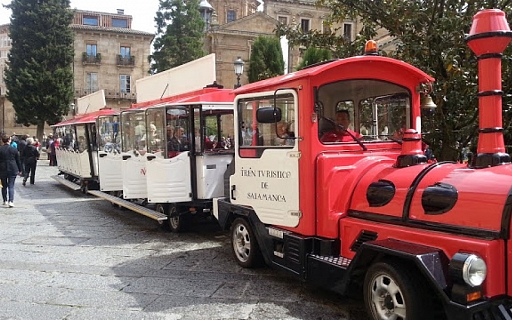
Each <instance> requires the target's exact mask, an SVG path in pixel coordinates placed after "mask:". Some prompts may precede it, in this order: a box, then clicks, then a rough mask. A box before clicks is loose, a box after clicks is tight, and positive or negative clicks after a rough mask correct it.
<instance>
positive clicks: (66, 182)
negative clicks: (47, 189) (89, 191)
mask: <svg viewBox="0 0 512 320" xmlns="http://www.w3.org/2000/svg"><path fill="white" fill-rule="evenodd" d="M51 178H52V179H53V180H55V181H57V182H59V183H61V184H63V185H65V186H66V187H68V188H71V189H73V190H75V191H76V190H80V185H78V184H76V183H74V182H71V181H69V180H66V179H64V178H63V177H61V176H59V175H56V176H51Z"/></svg>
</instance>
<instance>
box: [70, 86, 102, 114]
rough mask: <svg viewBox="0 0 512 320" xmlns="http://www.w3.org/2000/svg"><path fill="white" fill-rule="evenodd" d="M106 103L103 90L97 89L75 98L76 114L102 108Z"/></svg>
mask: <svg viewBox="0 0 512 320" xmlns="http://www.w3.org/2000/svg"><path fill="white" fill-rule="evenodd" d="M106 105H107V103H106V101H105V91H104V90H98V91H96V92H94V93H91V94H88V95H86V96H84V97H81V98H78V99H76V106H75V110H76V114H84V113H91V112H94V111H98V110H100V109H101V108H104V107H105V106H106Z"/></svg>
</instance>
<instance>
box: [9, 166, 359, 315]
mask: <svg viewBox="0 0 512 320" xmlns="http://www.w3.org/2000/svg"><path fill="white" fill-rule="evenodd" d="M56 173H57V168H56V167H49V166H48V161H45V160H42V161H40V162H39V166H38V168H37V174H36V184H35V185H33V186H30V185H28V186H27V187H23V186H22V185H21V179H20V178H18V179H17V181H16V195H15V201H14V204H15V207H14V208H6V207H0V230H1V233H0V319H38V320H41V319H194V320H197V319H254V320H256V319H304V320H306V319H308V320H309V319H312V320H313V319H314V320H327V319H337V320H342V319H350V320H352V319H358V320H359V319H366V317H365V316H364V313H363V308H362V305H361V303H359V302H355V301H351V300H347V299H343V298H341V297H340V296H337V295H335V294H333V293H331V292H329V291H326V290H324V289H319V288H316V287H314V286H312V285H309V284H304V283H300V282H298V281H297V280H295V279H294V278H291V277H288V276H286V275H284V274H282V273H279V272H276V271H274V270H272V269H269V268H261V269H255V270H247V269H242V268H240V267H238V265H237V264H236V263H235V262H234V260H233V258H232V257H231V250H230V247H229V238H228V236H227V234H226V233H225V232H222V231H221V230H220V229H219V228H218V227H217V225H216V224H215V223H214V221H210V222H208V221H207V222H202V223H200V224H198V225H195V226H194V227H193V228H191V230H189V231H188V232H185V233H182V234H174V233H169V232H167V231H164V230H163V229H161V228H160V227H159V226H158V224H157V223H156V222H155V221H153V220H151V219H149V218H146V217H144V216H141V215H139V214H136V213H133V212H131V211H128V210H122V209H120V208H115V207H113V206H112V205H111V204H110V203H109V202H107V201H105V200H101V199H98V198H95V197H93V196H85V195H82V194H81V193H79V192H77V191H72V190H70V189H68V188H66V187H65V186H62V185H60V184H59V183H57V182H55V181H54V180H53V179H51V178H50V176H51V175H54V174H56Z"/></svg>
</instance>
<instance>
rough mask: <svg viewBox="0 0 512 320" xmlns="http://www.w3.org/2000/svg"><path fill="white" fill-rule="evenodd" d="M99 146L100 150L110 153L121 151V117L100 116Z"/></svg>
mask: <svg viewBox="0 0 512 320" xmlns="http://www.w3.org/2000/svg"><path fill="white" fill-rule="evenodd" d="M98 130H99V137H98V147H99V150H100V151H105V152H108V153H111V152H114V153H120V151H121V149H120V144H119V142H120V141H119V138H120V137H119V134H118V130H119V117H118V116H111V117H100V118H98Z"/></svg>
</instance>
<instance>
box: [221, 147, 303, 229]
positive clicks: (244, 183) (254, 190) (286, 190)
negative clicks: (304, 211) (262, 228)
mask: <svg viewBox="0 0 512 320" xmlns="http://www.w3.org/2000/svg"><path fill="white" fill-rule="evenodd" d="M296 148H297V146H295V147H294V149H267V150H265V151H264V152H263V154H262V156H261V158H259V159H255V158H239V157H238V156H237V159H236V171H235V174H234V175H232V176H231V180H230V185H231V186H234V188H235V192H234V196H235V199H231V202H232V203H235V204H241V205H247V206H250V207H252V208H253V209H254V211H255V212H256V214H257V215H258V218H259V219H260V220H261V222H263V223H265V224H274V225H281V226H286V227H295V226H297V225H298V224H299V219H300V217H299V216H298V215H297V212H298V211H299V158H298V153H297V151H296Z"/></svg>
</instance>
